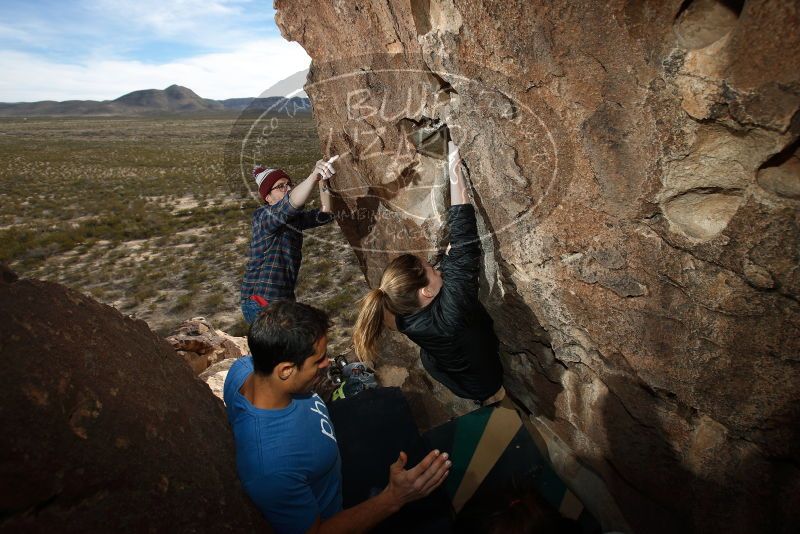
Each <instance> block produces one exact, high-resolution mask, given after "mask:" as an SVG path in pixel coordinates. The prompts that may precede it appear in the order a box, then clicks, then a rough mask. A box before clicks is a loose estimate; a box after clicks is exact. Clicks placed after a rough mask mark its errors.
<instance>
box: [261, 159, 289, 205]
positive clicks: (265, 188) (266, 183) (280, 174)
mask: <svg viewBox="0 0 800 534" xmlns="http://www.w3.org/2000/svg"><path fill="white" fill-rule="evenodd" d="M253 178H255V180H256V186H257V187H258V195H259V196H260V197H261V199H262V200H264V202H266V201H267V200H266V199H267V195H269V192H270V191H272V188H273V187H274V186H275V182H277V181H278V180H280V179H281V178H286V179H287V180H289V181H291V178H289V175H288V174H286V172H284V170H283V169H268V168H266V167H262V166H258V167H255V168H254V169H253Z"/></svg>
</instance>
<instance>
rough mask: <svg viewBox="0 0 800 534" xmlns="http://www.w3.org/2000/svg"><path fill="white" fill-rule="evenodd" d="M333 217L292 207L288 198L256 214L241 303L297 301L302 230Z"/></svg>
mask: <svg viewBox="0 0 800 534" xmlns="http://www.w3.org/2000/svg"><path fill="white" fill-rule="evenodd" d="M332 220H333V214H332V213H323V212H320V211H319V210H316V209H314V210H303V209H302V208H300V209H298V208H295V207H294V206H292V204H291V202H289V195H286V196H284V197H283V199H282V200H280V201H279V202H278V203H276V204H274V205H272V206H270V205H264V206H261V207H260V208H258V209H257V210H256V211H255V213H253V238H252V240H251V241H250V257H249V259H248V260H247V267H246V268H245V272H244V277H243V279H242V290H241V301H242V302H244V301H246V300H247V299H249V298H250V296H251V295H258V296H261V297H263V298H264V299H266V300H267V301H270V302H271V301H274V300H294V286H295V284H296V283H297V272H298V271H299V270H300V261H301V260H302V259H303V252H302V249H303V230H305V229H306V228H314V227H317V226H322V225H323V224H328V223H329V222H331V221H332Z"/></svg>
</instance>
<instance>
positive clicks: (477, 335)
mask: <svg viewBox="0 0 800 534" xmlns="http://www.w3.org/2000/svg"><path fill="white" fill-rule="evenodd" d="M448 224H449V225H450V247H451V248H450V252H449V253H448V254H447V255H446V256H445V257H444V259H443V260H442V263H441V267H440V269H441V272H442V279H443V282H442V289H441V290H440V291H439V294H438V295H436V298H434V299H433V301H432V302H431V303H430V304H429V305H428V306H426V307H425V308H423V309H421V310H420V311H418V312H416V313H413V314H411V315H404V316H398V317H397V328H398V330H399V331H400V332H402V333H404V334H405V335H407V336H408V337H409V338H410V339H411V340H412V341H413V342H414V343H416V344H417V345H419V346H420V347H421V350H420V358H422V364H423V366H424V367H425V369H426V370H427V371H428V372H429V373H430V374H431V376H433V377H434V378H435V379H437V380H438V381H439V382H441V383H442V384H444V385H445V386H447V388H448V389H450V390H451V391H452V392H453V393H455V394H456V395H458V396H459V397H462V398H466V399H475V400H479V401H483V400H485V399H487V398H489V397H491V396H492V395H494V394H495V393H496V392H497V390H498V389H500V386H501V385H502V383H503V367H502V365H501V364H500V356H499V342H498V340H497V336H496V335H495V333H494V325H493V323H492V318H491V317H490V316H489V314H488V313H487V312H486V309H485V308H484V307H483V305H482V304H481V303H480V301H479V300H478V289H479V279H478V276H479V272H480V259H481V246H480V240H479V239H478V226H477V222H476V220H475V208H474V207H473V206H472V205H471V204H458V205H455V206H451V207H450V210H449V213H448Z"/></svg>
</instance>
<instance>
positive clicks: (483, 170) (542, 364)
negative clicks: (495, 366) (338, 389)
mask: <svg viewBox="0 0 800 534" xmlns="http://www.w3.org/2000/svg"><path fill="white" fill-rule="evenodd" d="M276 7H277V10H278V12H277V16H276V19H277V21H278V24H279V26H280V27H281V30H282V32H283V34H284V36H286V37H287V38H289V39H292V40H295V41H298V42H299V43H300V44H301V45H302V46H303V47H304V48H305V49H306V50H307V51H308V53H309V54H310V55H311V57H312V59H313V64H312V68H311V73H310V75H309V79H308V83H307V84H306V91H307V93H308V94H309V96H310V98H311V99H312V101H313V106H314V116H315V119H316V121H317V124H318V129H319V135H320V139H321V141H322V145H323V151H324V152H325V153H326V155H329V154H333V153H337V154H341V155H342V158H341V159H340V160H339V163H338V164H337V165H338V169H339V172H338V175H337V176H338V178H337V182H336V184H337V188H338V189H339V190H340V192H341V195H342V197H343V200H342V201H340V202H339V203H338V204H339V205H338V209H340V210H345V211H347V212H348V217H347V218H343V219H342V220H341V225H342V228H343V230H344V232H345V234H346V235H347V237H348V239H349V241H350V243H351V245H352V246H353V247H354V248H355V250H356V252H357V254H358V257H359V259H360V261H361V264H362V268H363V269H364V272H365V274H366V276H367V278H368V280H369V281H370V283H371V284H375V283H376V282H377V281H378V279H379V276H380V273H381V271H382V269H383V267H384V266H385V265H386V263H387V262H388V261H389V260H390V259H391V258H392V257H393V255H395V254H397V253H399V252H401V251H409V250H410V251H415V252H416V253H418V254H422V255H429V254H432V251H433V250H434V249H435V248H436V247H437V245H438V244H439V243H440V242H441V240H442V238H443V236H442V235H441V233H440V232H439V231H438V228H439V227H440V225H441V222H442V216H443V214H444V208H445V206H446V205H447V200H446V194H445V192H446V189H447V187H446V185H447V184H446V181H445V178H444V175H443V168H442V165H441V163H440V162H439V161H438V160H436V159H435V158H433V157H430V156H429V155H423V154H420V153H418V152H416V151H414V150H413V148H412V147H411V145H410V144H409V142H408V140H407V139H408V138H409V137H414V135H415V134H414V132H415V131H416V132H419V131H420V130H423V129H425V128H432V127H436V126H438V125H441V124H447V125H448V127H449V128H450V130H451V132H452V135H453V137H454V138H455V140H456V141H457V142H458V143H459V145H460V147H461V150H462V154H463V157H464V161H465V164H466V166H467V167H468V169H469V174H470V176H471V179H472V182H473V184H474V193H475V203H476V205H477V207H478V211H479V218H480V221H479V222H480V228H481V232H482V235H483V246H484V251H485V261H484V275H483V298H484V302H486V304H487V306H488V307H489V309H490V312H491V314H492V316H493V317H494V320H495V323H496V327H497V331H498V334H499V336H500V338H501V341H502V343H503V348H504V364H505V366H506V369H507V371H508V373H507V381H506V384H507V387H508V388H509V390H510V391H511V392H512V393H513V394H515V396H516V397H517V398H518V399H520V400H522V401H523V402H524V403H525V404H526V405H527V406H528V407H529V408H530V409H531V410H533V411H534V412H535V413H537V414H539V416H540V417H541V418H543V419H544V420H546V421H548V422H549V426H548V428H550V429H553V431H554V432H556V433H557V435H558V436H559V438H560V439H561V440H562V441H563V443H565V444H566V445H567V446H568V447H570V448H571V449H572V450H573V451H574V452H575V454H576V455H577V457H578V458H579V459H580V461H581V462H583V463H585V464H586V465H588V466H590V467H591V468H592V469H594V470H595V471H596V472H597V473H599V474H600V475H601V476H602V477H603V478H604V479H605V481H606V483H607V484H608V486H609V489H610V490H611V492H612V494H613V495H614V497H615V498H616V500H617V502H618V503H619V505H620V508H621V510H622V513H623V515H624V518H625V520H626V521H627V523H628V524H629V527H630V529H632V530H634V531H637V532H665V533H667V532H669V533H673V532H690V531H696V532H713V531H726V532H781V531H784V532H789V531H793V530H795V529H796V528H798V524H799V522H800V521H799V520H798V514H799V513H800V503H798V496H800V472H799V470H798V468H799V467H800V435H798V434H800V432H799V431H798V430H799V429H800V418H799V417H798V415H800V402H799V400H800V366H799V365H798V359H799V357H798V355H799V354H800V314H798V296H800V269H798V264H800V252H798V248H800V239H798V236H799V232H800V230H799V228H798V206H799V204H798V198H799V197H800V194H799V193H798V191H800V185H799V184H800V175H799V174H798V172H799V168H800V166H799V165H798V164H797V161H798V160H797V153H798V134H800V116H798V109H799V108H800V32H798V31H797V28H798V27H800V18H799V17H800V15H799V14H798V9H800V8H798V4H797V2H794V1H792V0H778V1H772V2H769V1H764V0H749V1H747V2H735V1H725V2H723V1H714V0H694V1H680V0H670V1H665V2H661V1H641V2H622V1H613V2H581V3H575V2H566V1H555V2H543V1H533V2H531V1H510V2H509V1H503V2H499V1H487V2H472V1H466V0H439V1H434V0H429V1H428V0H423V1H414V2H408V1H399V2H380V3H378V2H323V3H320V2H312V1H311V0H293V1H291V2H289V1H280V0H279V1H277V2H276ZM395 346H396V345H395ZM412 356H413V351H412V352H411V355H408V354H405V355H400V354H398V353H397V352H394V351H388V352H386V353H384V360H383V361H384V365H386V366H388V368H387V372H386V373H385V374H387V375H388V376H390V377H391V379H392V380H394V381H395V382H400V383H403V384H404V387H405V388H406V390H407V391H409V392H412V393H414V394H418V395H421V394H422V393H421V392H422V391H424V386H421V385H420V384H419V383H418V382H419V380H416V379H415V380H416V382H414V381H412V380H411V377H413V376H417V375H416V373H415V372H413V370H411V369H410V370H409V374H408V377H406V375H404V374H403V373H402V372H400V370H398V368H407V367H409V364H408V362H409V361H410V358H411V357H412ZM379 372H380V369H379ZM451 408H452V409H453V410H455V411H456V412H458V410H459V407H457V406H451Z"/></svg>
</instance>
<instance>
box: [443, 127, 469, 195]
mask: <svg viewBox="0 0 800 534" xmlns="http://www.w3.org/2000/svg"><path fill="white" fill-rule="evenodd" d="M447 174H448V175H449V176H450V205H451V206H457V205H458V204H469V195H467V182H466V180H464V175H463V174H462V171H461V155H460V154H459V153H458V147H457V146H456V144H455V143H454V142H452V141H448V142H447Z"/></svg>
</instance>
